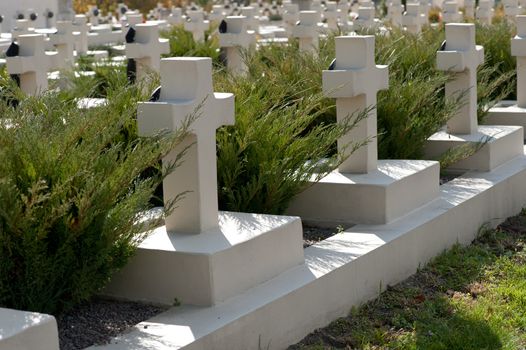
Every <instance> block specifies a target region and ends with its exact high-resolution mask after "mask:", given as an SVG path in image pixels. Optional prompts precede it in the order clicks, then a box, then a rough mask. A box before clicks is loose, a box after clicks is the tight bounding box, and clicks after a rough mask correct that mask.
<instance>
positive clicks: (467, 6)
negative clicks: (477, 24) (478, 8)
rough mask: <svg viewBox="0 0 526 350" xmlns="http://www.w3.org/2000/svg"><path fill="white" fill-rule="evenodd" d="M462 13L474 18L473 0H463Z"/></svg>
mask: <svg viewBox="0 0 526 350" xmlns="http://www.w3.org/2000/svg"><path fill="white" fill-rule="evenodd" d="M464 15H465V16H466V17H468V18H475V0H464Z"/></svg>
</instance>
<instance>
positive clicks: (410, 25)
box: [402, 3, 423, 34]
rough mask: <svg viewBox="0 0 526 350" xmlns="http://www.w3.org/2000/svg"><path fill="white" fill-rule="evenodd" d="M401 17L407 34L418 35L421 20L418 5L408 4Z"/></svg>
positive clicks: (420, 28)
mask: <svg viewBox="0 0 526 350" xmlns="http://www.w3.org/2000/svg"><path fill="white" fill-rule="evenodd" d="M405 8H406V11H405V13H404V15H403V17H402V22H403V24H404V26H405V27H406V29H407V31H408V32H409V33H413V34H418V33H420V31H421V30H422V24H423V19H422V16H421V13H420V4H418V3H408V4H407V5H406V6H405Z"/></svg>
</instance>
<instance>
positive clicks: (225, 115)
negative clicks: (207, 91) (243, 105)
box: [137, 92, 234, 138]
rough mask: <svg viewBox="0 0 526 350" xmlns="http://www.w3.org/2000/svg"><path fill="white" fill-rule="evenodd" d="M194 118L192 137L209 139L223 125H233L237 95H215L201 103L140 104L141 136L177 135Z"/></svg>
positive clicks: (138, 120) (139, 123)
mask: <svg viewBox="0 0 526 350" xmlns="http://www.w3.org/2000/svg"><path fill="white" fill-rule="evenodd" d="M199 107H200V108H199ZM194 115H195V119H194V121H193V123H192V125H191V127H190V133H191V134H194V135H197V136H198V138H200V137H201V136H203V137H205V135H209V134H210V133H211V132H212V131H215V130H216V129H217V128H219V127H220V126H222V125H233V124H234V95H233V94H231V93H222V92H214V93H213V94H212V95H208V96H206V97H205V98H204V99H203V100H201V101H199V100H187V101H184V100H179V101H178V100H173V101H161V102H141V103H139V104H138V115H137V125H138V132H139V136H153V135H155V134H157V133H159V132H161V131H163V130H166V131H175V130H177V129H178V128H180V127H181V126H182V125H183V124H184V123H185V122H186V120H187V118H189V117H190V116H194ZM152 116H154V117H152ZM212 116H213V117H212ZM211 117H212V118H211Z"/></svg>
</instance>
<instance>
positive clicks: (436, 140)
mask: <svg viewBox="0 0 526 350" xmlns="http://www.w3.org/2000/svg"><path fill="white" fill-rule="evenodd" d="M483 61H484V48H483V47H482V46H479V45H475V25H474V24H472V23H450V24H446V46H445V49H444V51H438V52H437V68H438V69H439V70H443V71H448V72H450V73H451V74H452V79H451V80H450V81H448V82H447V83H446V88H445V90H446V91H445V93H446V99H457V98H458V97H459V96H461V94H463V95H462V99H463V100H462V101H461V104H462V105H461V106H460V107H459V108H458V110H457V111H456V113H455V115H454V116H453V117H452V118H451V119H450V120H449V121H448V122H447V129H446V130H445V131H440V132H437V133H435V134H434V135H432V136H431V137H430V138H429V140H428V142H427V144H426V150H425V153H426V156H427V157H430V158H431V159H433V158H437V157H439V156H440V155H441V154H443V153H444V152H446V151H447V150H449V149H451V148H452V147H455V146H458V145H461V144H465V143H474V142H478V141H487V143H486V144H485V145H484V146H483V147H482V148H481V149H480V150H479V151H478V152H477V153H476V154H474V155H473V156H472V157H469V158H467V159H465V160H462V161H460V162H457V163H456V164H453V165H452V166H451V169H452V170H459V171H460V170H480V171H490V170H492V169H493V168H495V167H496V166H498V165H500V164H502V163H503V162H505V161H507V160H509V159H511V158H513V157H515V156H517V155H520V154H522V153H523V150H522V148H523V146H522V143H523V130H522V127H505V126H502V127H499V126H491V127H486V126H482V127H479V126H478V121H477V67H478V66H479V65H480V64H482V63H483Z"/></svg>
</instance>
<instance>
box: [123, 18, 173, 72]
mask: <svg viewBox="0 0 526 350" xmlns="http://www.w3.org/2000/svg"><path fill="white" fill-rule="evenodd" d="M167 53H170V42H169V40H168V39H160V38H159V26H158V25H157V24H153V23H140V24H137V25H135V40H134V42H133V43H126V57H128V59H134V60H135V63H136V77H137V81H141V80H143V79H144V78H145V77H146V76H147V75H148V73H149V72H150V71H154V72H159V69H160V65H161V55H162V54H167Z"/></svg>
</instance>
